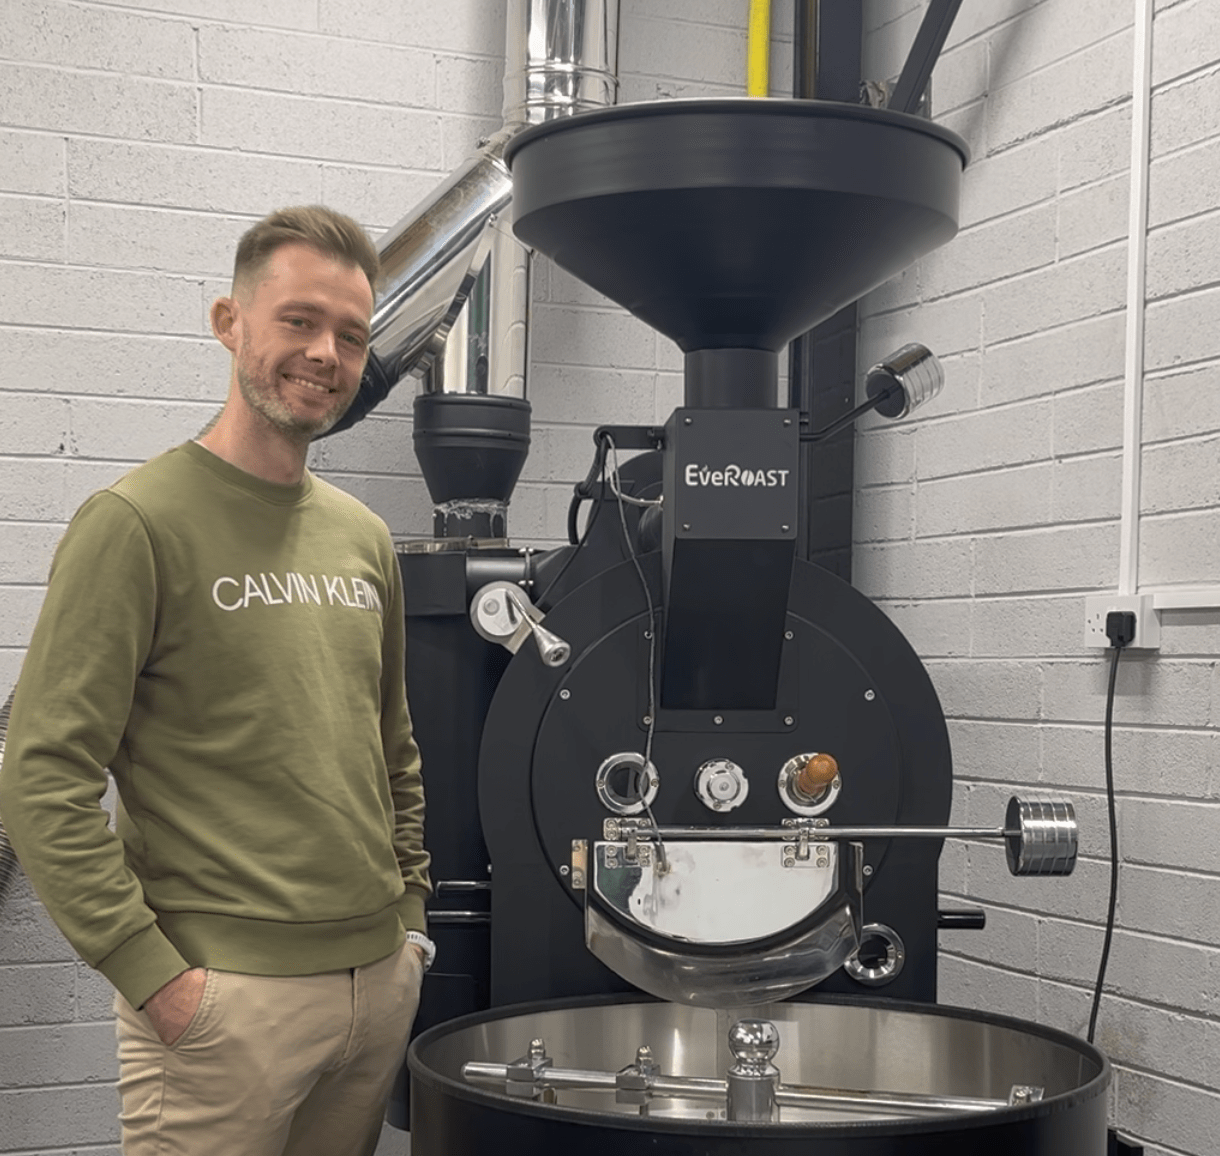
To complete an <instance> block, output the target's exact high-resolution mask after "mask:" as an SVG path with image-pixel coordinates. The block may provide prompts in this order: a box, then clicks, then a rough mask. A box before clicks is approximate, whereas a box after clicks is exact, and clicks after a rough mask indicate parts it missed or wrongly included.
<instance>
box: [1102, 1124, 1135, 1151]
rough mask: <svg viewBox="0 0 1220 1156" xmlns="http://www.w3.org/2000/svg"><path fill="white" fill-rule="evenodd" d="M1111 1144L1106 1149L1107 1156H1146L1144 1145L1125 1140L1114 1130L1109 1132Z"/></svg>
mask: <svg viewBox="0 0 1220 1156" xmlns="http://www.w3.org/2000/svg"><path fill="white" fill-rule="evenodd" d="M1107 1135H1108V1136H1109V1138H1110V1143H1109V1145H1108V1147H1107V1149H1106V1152H1107V1156H1144V1146H1143V1144H1137V1143H1136V1142H1135V1141H1134V1140H1124V1139H1123V1137H1122V1136H1120V1135H1119V1134H1118V1133H1117V1132H1115V1131H1114V1129H1113V1128H1110V1129H1109V1130H1108V1132H1107Z"/></svg>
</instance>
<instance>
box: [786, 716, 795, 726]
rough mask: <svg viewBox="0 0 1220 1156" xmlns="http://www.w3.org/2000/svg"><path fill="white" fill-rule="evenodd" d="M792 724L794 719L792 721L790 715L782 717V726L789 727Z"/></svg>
mask: <svg viewBox="0 0 1220 1156" xmlns="http://www.w3.org/2000/svg"><path fill="white" fill-rule="evenodd" d="M794 722H796V719H794V718H793V717H792V716H791V715H790V714H786V715H784V726H786V727H790V726H791V725H792V724H793V723H794Z"/></svg>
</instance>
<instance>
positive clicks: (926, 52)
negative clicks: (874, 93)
mask: <svg viewBox="0 0 1220 1156" xmlns="http://www.w3.org/2000/svg"><path fill="white" fill-rule="evenodd" d="M961 6H962V0H932V3H931V4H929V5H928V9H927V11H926V12H925V13H924V17H923V23H921V24H920V26H919V31H918V32H916V33H915V43H914V44H912V45H911V51H910V53H909V54H908V55H907V60H906V63H905V64H904V65H903V66H902V73H901V75H900V76H899V77H898V83H897V84H895V85H894V91H893V93H892V94H891V96H890V102H889V107H890V108H892V109H893V110H894V111H895V112H914V111H915V109H916V107H917V106H918V104H919V102H920V100H921V99H922V97H923V93H924V89H925V88H927V87H928V81H929V80H930V79H931V76H932V69H933V68H935V67H936V61H937V60H938V59H939V58H940V50H941V49H942V48H944V46H945V41H946V40H947V39H948V37H949V29H950V28H952V27H953V21H954V20H955V19H956V17H957V10H958V9H959V8H960V7H961Z"/></svg>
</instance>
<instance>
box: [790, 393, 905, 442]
mask: <svg viewBox="0 0 1220 1156" xmlns="http://www.w3.org/2000/svg"><path fill="white" fill-rule="evenodd" d="M900 389H901V386H898V385H892V386H890V388H889V389H883V390H882V391H881V392H880V393H876V394H874V395H873V396H872V397H870V398H869V399H868V400H867V401H862V402H861V403H860V404H859V405H858V406H856V408H855V409H853V410H852V411H851V412H850V413H845V414H843V415H842V416H841V417H837V418H835V420H834V421H832V422H831V423H830V424H829V425H826V426H823V427H822V428H821V429H815V430H809V431H808V432H805V433H802V434H801V441H802V442H820V441H825V439H826V438H828V437H833V436H834V435H835V434H837V433H838V432H839V430H841V429H844V428H846V427H847V426H849V425H851V424H852V422H854V421H855V420H856V419H857V418H860V417H863V416H864V415H865V414H866V413H869V412H870V411H872V410H874V409H876V408H877V407H878V406H879V405H880V404H881V403H882V402H883V401H886V400H888V399H889V398H890V397H891V396H892V395H893V394H894V393H896V392H898V391H899V390H900Z"/></svg>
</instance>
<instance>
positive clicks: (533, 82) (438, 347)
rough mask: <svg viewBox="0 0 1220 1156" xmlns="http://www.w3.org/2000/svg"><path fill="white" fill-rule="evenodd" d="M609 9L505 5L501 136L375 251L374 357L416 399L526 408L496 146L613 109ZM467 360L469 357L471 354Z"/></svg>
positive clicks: (520, 291) (593, 0) (516, 261)
mask: <svg viewBox="0 0 1220 1156" xmlns="http://www.w3.org/2000/svg"><path fill="white" fill-rule="evenodd" d="M618 8H619V5H618V0H509V3H508V14H507V35H506V41H507V43H506V53H505V69H504V106H503V120H504V123H503V126H502V127H501V128H500V129H499V130H498V131H497V132H496V133H494V134H493V135H492V136H490V137H488V138H487V139H486V140H484V141H482V142H480V144H479V147H478V148H477V149H476V150H475V152H474V153H473V154H472V155H471V156H470V157H469V158H468V159H467V160H466V161H465V162H464V163H463V164H462V165H461V166H460V167H459V168H458V169H457V170H456V171H455V172H454V173H453V174H451V175H450V176H449V177H448V178H447V179H446V180H445V181H443V182H442V183H441V184H440V185H439V186H437V188H436V189H435V190H434V191H433V192H432V194H431V195H430V196H428V197H427V198H425V199H424V200H423V201H421V202H420V203H419V204H418V205H416V206H415V208H414V209H412V210H411V211H410V212H409V213H408V214H407V215H406V216H405V217H404V218H403V219H402V220H401V221H399V222H398V224H397V225H395V226H394V228H392V229H391V230H390V231H389V232H388V233H387V234H386V235H385V236H384V237H383V238H382V239H381V241H380V242H379V244H378V249H379V251H380V254H381V261H382V267H383V290H382V296H381V299H380V301H379V303H378V306H377V309H376V311H375V312H374V314H373V347H374V350H375V351H376V353H377V355H378V357H379V358H380V359H381V360H382V362H383V363H384V364H385V365H386V366H387V368H388V369H389V372H390V374H391V376H392V377H394V378H395V379H396V380H397V379H401V378H402V377H404V376H406V375H408V374H410V375H412V376H414V377H416V378H418V379H420V381H421V382H422V383H423V388H424V390H425V391H427V392H447V393H476V394H493V395H494V394H502V395H505V396H510V397H524V396H525V371H526V359H527V356H528V345H529V343H528V339H527V335H528V317H529V250H527V249H526V248H525V247H524V246H522V245H521V244H520V243H519V242H518V241H517V240H516V238H514V237H513V236H512V232H511V228H510V226H511V221H510V220H509V219H508V213H507V210H508V209H509V207H510V205H511V202H512V178H511V176H510V175H509V172H508V167H507V166H506V165H505V164H504V160H503V154H504V148H505V145H507V143H508V142H509V140H511V139H512V138H513V137H514V136H515V135H516V134H517V133H518V132H519V131H520V130H521V129H522V128H524V127H525V126H527V125H531V124H540V123H542V122H543V121H547V120H551V119H554V118H555V117H560V116H570V115H571V114H572V113H575V112H583V111H586V110H588V109H593V108H601V107H603V106H605V105H609V104H613V103H614V102H615V98H616V95H617V90H618V79H617V71H618V19H619V13H618ZM472 353H473V356H471V354H472Z"/></svg>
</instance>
